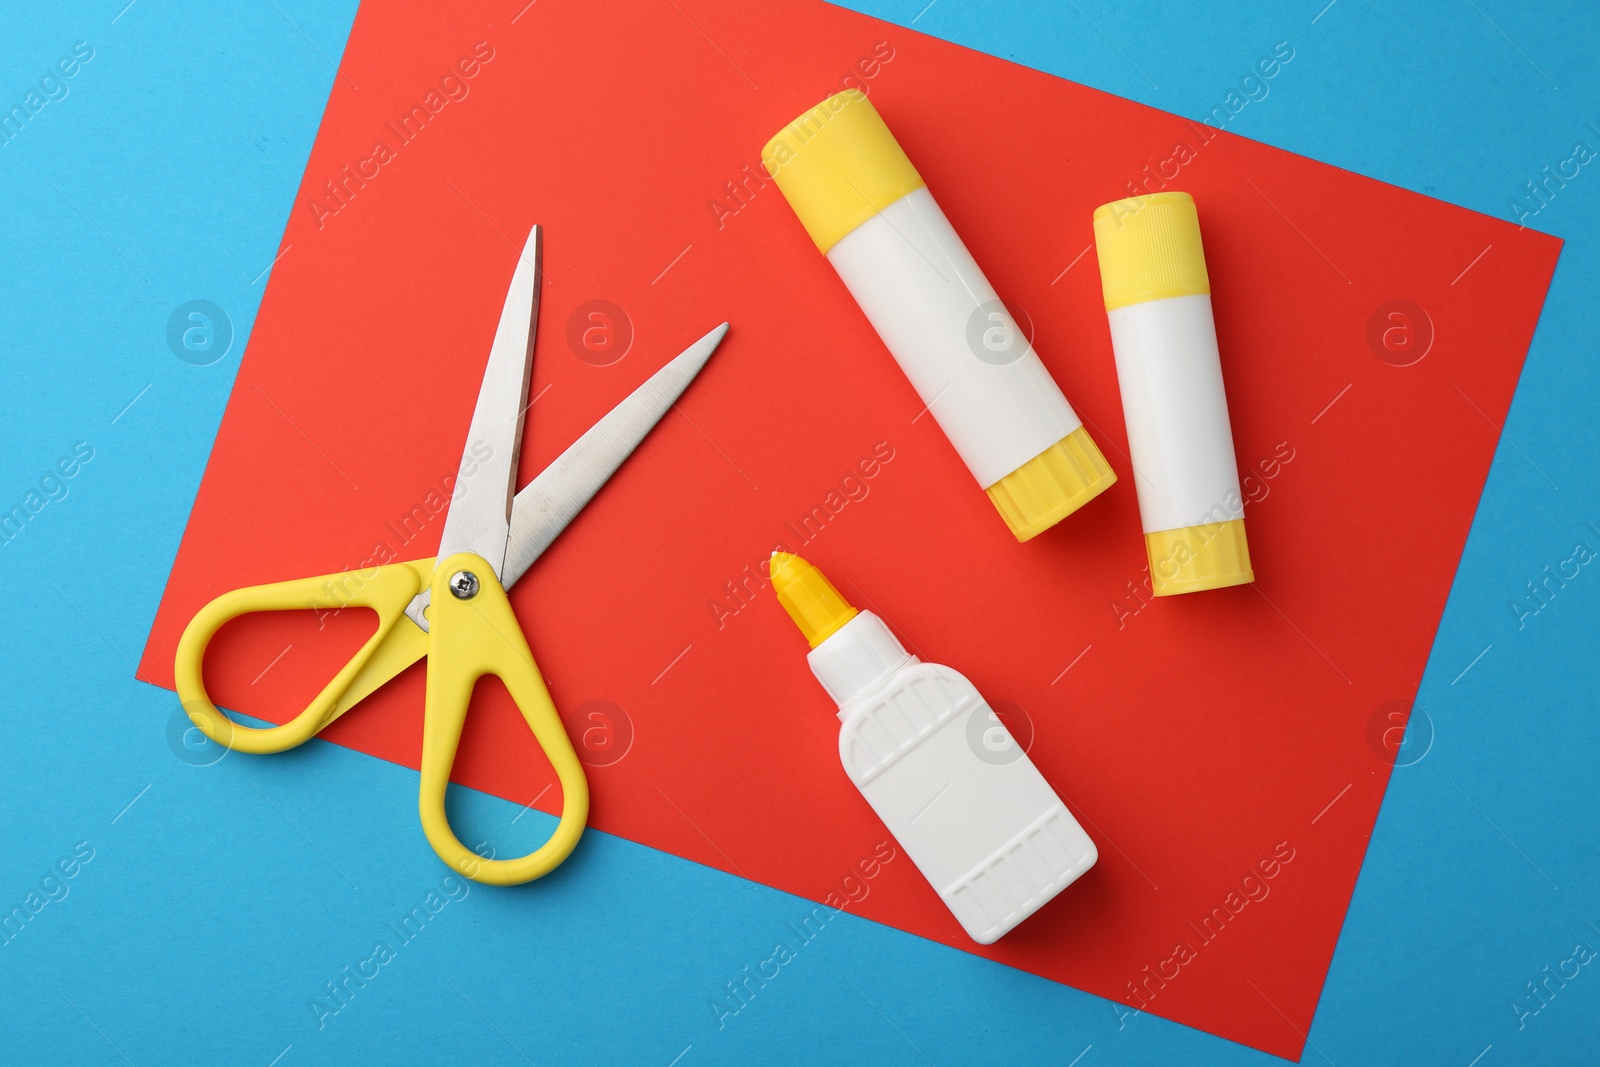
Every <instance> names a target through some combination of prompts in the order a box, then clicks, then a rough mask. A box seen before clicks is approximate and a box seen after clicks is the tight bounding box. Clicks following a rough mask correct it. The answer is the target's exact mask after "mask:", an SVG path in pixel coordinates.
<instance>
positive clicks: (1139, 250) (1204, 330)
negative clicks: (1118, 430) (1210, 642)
mask: <svg viewBox="0 0 1600 1067" xmlns="http://www.w3.org/2000/svg"><path fill="white" fill-rule="evenodd" d="M1094 239H1095V248H1096V249H1097V250H1098V253H1099V258H1100V282H1101V287H1102V289H1103V290H1104V293H1105V301H1106V314H1107V317H1108V318H1109V319H1110V321H1111V347H1112V350H1113V351H1114V352H1115V354H1116V360H1117V382H1118V385H1119V386H1120V388H1121V391H1122V413H1123V417H1124V418H1125V419H1126V420H1127V425H1128V451H1129V452H1130V453H1131V455H1132V458H1133V472H1134V485H1135V487H1136V488H1137V490H1138V493H1139V517H1140V520H1141V521H1142V523H1143V525H1144V540H1145V551H1146V554H1147V555H1148V557H1149V560H1150V582H1151V587H1152V590H1153V591H1154V593H1155V595H1156V596H1170V595H1173V594H1175V593H1193V592H1198V591H1200V590H1202V589H1219V588H1221V587H1223V586H1229V585H1242V584H1244V583H1246V582H1252V581H1254V580H1255V571H1254V570H1252V569H1251V566H1250V547H1249V545H1248V543H1247V542H1246V541H1245V536H1244V498H1243V496H1242V495H1241V494H1240V492H1239V468H1238V464H1237V463H1236V462H1235V459H1234V451H1233V430H1232V427H1231V426H1230V424H1229V422H1228V399H1227V397H1226V396H1225V395H1224V394H1223V389H1222V361H1221V358H1220V356H1219V355H1218V352H1217V327H1216V323H1215V321H1214V320H1213V319H1212V315H1211V281H1210V277H1209V276H1208V275H1207V273H1206V261H1205V254H1204V251H1203V250H1202V248H1201V245H1200V220H1199V217H1198V215H1197V214H1196V213H1195V207H1194V200H1193V198H1192V197H1190V196H1189V194H1188V193H1155V194H1153V195H1150V196H1142V197H1135V198H1132V199H1128V200H1118V201H1115V202H1113V203H1110V204H1106V205H1104V206H1102V207H1100V208H1097V209H1096V210H1095V213H1094Z"/></svg>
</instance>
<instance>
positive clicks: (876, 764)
mask: <svg viewBox="0 0 1600 1067" xmlns="http://www.w3.org/2000/svg"><path fill="white" fill-rule="evenodd" d="M983 702H984V701H983V696H982V694H980V693H979V692H978V690H977V687H976V686H974V685H973V684H972V683H971V682H970V681H968V680H967V678H966V676H965V675H962V674H961V673H960V672H958V671H956V670H954V669H952V668H950V667H946V666H945V665H944V664H942V663H924V662H920V661H913V662H911V663H908V664H906V665H905V666H904V667H901V668H900V669H899V670H897V671H895V672H894V673H893V674H891V675H890V676H889V677H888V678H886V679H884V680H883V681H882V682H881V683H880V684H878V685H877V686H874V687H873V689H872V690H871V691H870V692H868V693H865V694H863V695H862V696H861V697H860V698H859V699H857V700H853V701H851V702H850V703H849V704H847V705H845V706H844V707H843V708H841V709H840V711H839V718H840V720H841V725H840V728H839V759H840V762H842V763H843V764H844V768H845V771H846V773H848V774H849V775H850V778H851V780H852V781H853V782H855V784H856V785H857V786H862V785H865V784H866V783H867V782H868V781H870V780H872V779H873V778H875V777H877V776H878V775H880V774H882V773H883V772H884V771H885V770H887V769H888V768H889V767H890V766H892V765H893V764H894V763H896V762H897V761H899V760H901V759H903V758H905V757H906V756H907V755H908V754H909V753H911V752H912V751H913V750H915V749H916V747H917V746H918V745H920V744H921V743H922V742H923V741H925V740H927V739H928V738H929V737H931V736H932V735H933V734H934V733H935V732H936V731H937V730H938V729H939V728H940V727H942V726H944V725H945V724H946V723H948V722H950V721H951V720H952V719H955V718H956V717H958V716H961V715H964V714H966V713H968V712H969V711H970V710H971V709H972V708H973V707H975V706H976V705H978V704H982V703H983Z"/></svg>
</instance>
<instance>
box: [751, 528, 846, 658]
mask: <svg viewBox="0 0 1600 1067" xmlns="http://www.w3.org/2000/svg"><path fill="white" fill-rule="evenodd" d="M767 572H768V574H769V575H770V576H771V578H772V591H773V592H774V593H776V594H778V603H780V604H782V605H783V610H784V611H787V612H788V613H789V618H791V619H793V620H794V624H795V625H796V626H798V627H799V628H800V632H801V633H802V634H804V635H805V639H806V641H807V642H809V643H810V645H811V647H812V648H816V647H817V646H818V645H820V644H822V642H824V641H826V640H827V639H828V638H830V637H832V636H833V635H834V634H835V633H836V632H837V631H838V629H839V627H841V626H843V625H844V624H845V623H847V622H849V621H850V620H851V619H853V618H855V617H856V614H857V612H856V609H855V608H853V607H851V606H850V602H849V601H848V600H846V599H845V598H844V597H843V596H842V595H840V593H839V590H837V589H835V588H834V587H833V583H832V582H830V581H828V579H827V578H826V577H825V576H824V575H823V573H822V572H821V571H819V570H817V568H815V567H813V566H812V565H811V564H809V563H807V562H806V561H805V560H803V559H801V558H800V557H799V556H796V555H794V554H793V553H791V552H774V553H773V554H772V560H771V562H769V563H768V565H767Z"/></svg>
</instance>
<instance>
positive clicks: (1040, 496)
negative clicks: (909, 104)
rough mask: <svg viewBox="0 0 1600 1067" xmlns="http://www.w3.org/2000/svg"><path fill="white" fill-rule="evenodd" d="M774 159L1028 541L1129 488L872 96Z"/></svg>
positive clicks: (954, 439)
mask: <svg viewBox="0 0 1600 1067" xmlns="http://www.w3.org/2000/svg"><path fill="white" fill-rule="evenodd" d="M761 161H762V163H763V164H765V166H766V168H767V172H768V173H769V174H771V175H772V177H773V179H774V180H775V181H776V182H777V184H778V188H779V189H781V190H783V195H784V196H785V197H786V198H787V199H788V201H789V205H790V206H791V207H793V208H794V211H795V214H796V215H798V216H799V217H800V221H801V222H802V223H803V224H804V225H805V228H806V232H807V233H809V234H810V235H811V239H812V240H813V241H814V242H815V243H816V246H817V249H818V250H819V251H821V252H822V254H823V255H825V256H827V257H828V261H829V262H830V263H832V264H833V266H834V269H836V270H837V271H838V272H839V276H840V277H841V278H842V279H844V283H845V286H846V287H847V288H849V290H850V292H851V295H853V296H854V297H855V298H856V302H857V303H858V304H860V305H861V310H862V311H864V312H866V315H867V318H868V319H869V320H870V321H871V322H872V325H873V327H874V328H875V329H876V330H877V331H878V336H879V337H881V338H882V339H883V342H884V344H885V345H887V346H888V348H889V351H890V352H891V353H892V354H893V355H894V358H895V360H896V361H897V362H899V364H900V368H901V369H902V370H903V371H905V373H906V377H908V378H910V379H911V384H912V385H913V386H915V387H916V390H917V393H918V395H919V396H921V398H922V400H923V402H924V403H925V404H927V410H928V411H930V412H931V413H932V414H933V417H934V418H935V419H937V420H938V422H939V425H940V427H941V428H942V429H943V430H944V432H945V435H946V436H947V437H949V438H950V443H951V444H953V445H955V448H956V451H957V452H958V453H960V455H961V458H962V460H964V461H965V462H966V464H967V469H968V470H970V471H971V472H972V476H973V477H974V478H976V479H977V482H978V484H979V485H980V486H982V487H983V489H984V490H985V491H986V492H987V493H988V495H989V499H990V500H991V501H992V502H993V503H994V506H995V508H996V509H997V510H998V511H999V512H1000V515H1001V517H1002V518H1004V519H1005V522H1006V525H1007V526H1008V527H1010V529H1011V532H1012V533H1013V534H1015V535H1016V537H1017V539H1018V540H1019V541H1026V540H1028V539H1029V538H1030V537H1033V536H1035V535H1037V534H1039V533H1042V532H1043V531H1044V530H1047V529H1049V528H1050V527H1051V526H1053V525H1055V524H1056V523H1057V522H1060V521H1061V520H1062V519H1063V518H1065V517H1066V516H1068V515H1070V514H1072V513H1073V512H1074V511H1076V510H1077V509H1078V508H1080V507H1082V506H1083V505H1084V504H1085V503H1087V502H1088V501H1090V500H1092V499H1093V498H1094V497H1096V496H1098V495H1099V494H1100V493H1101V492H1102V491H1104V490H1105V489H1106V488H1107V487H1108V486H1110V485H1111V483H1112V482H1114V481H1116V477H1117V476H1116V474H1114V473H1113V472H1112V470H1111V468H1110V466H1109V465H1107V463H1106V461H1105V457H1104V456H1102V455H1101V454H1100V450H1099V449H1098V448H1097V447H1095V443H1094V442H1093V441H1091V440H1090V439H1089V435H1088V434H1087V433H1086V432H1085V431H1084V428H1083V422H1082V420H1081V419H1079V418H1078V416H1077V414H1076V413H1075V412H1074V411H1073V410H1072V405H1070V404H1068V403H1067V399H1066V397H1064V396H1063V395H1062V394H1061V390H1060V388H1059V387H1058V386H1057V385H1056V383H1055V380H1054V379H1052V378H1051V377H1050V372H1049V371H1047V370H1046V369H1045V366H1044V364H1043V363H1042V362H1040V360H1039V356H1038V354H1037V353H1035V352H1034V350H1033V345H1032V344H1031V343H1030V342H1029V341H1028V340H1027V338H1026V337H1024V335H1023V333H1022V331H1021V330H1020V329H1019V328H1018V327H1017V324H1016V322H1015V320H1013V319H1012V317H1011V314H1010V312H1008V311H1007V310H1006V308H1005V305H1004V304H1002V303H1001V302H1000V298H999V296H998V295H997V294H996V293H995V290H994V286H992V285H990V284H989V281H988V279H987V278H985V277H984V276H983V272H982V271H981V270H979V269H978V265H977V263H975V262H974V261H973V259H972V255H971V254H970V253H969V252H968V251H967V248H966V246H965V245H964V244H962V243H961V238H960V237H958V236H957V235H956V232H955V230H954V229H952V228H951V226H950V222H949V220H948V219H946V218H945V216H944V212H943V211H941V210H939V205H938V204H937V203H935V202H934V199H933V197H932V195H931V194H929V192H928V190H927V187H926V186H925V185H924V184H923V181H922V176H921V175H920V174H918V173H917V170H916V168H915V167H913V166H912V165H911V161H910V160H909V159H907V158H906V154H905V152H904V151H902V150H901V148H900V145H899V143H898V142H896V141H895V139H894V135H893V134H891V133H890V132H889V128H888V127H887V126H885V125H884V122H883V119H882V118H880V117H879V116H878V112H877V109H876V108H874V107H873V106H872V104H871V102H870V101H868V99H867V97H866V94H864V93H862V92H861V91H860V90H859V89H852V90H850V91H848V92H843V93H838V94H836V95H834V96H831V97H829V98H828V99H826V100H824V101H823V102H822V103H821V104H819V105H817V106H816V107H814V108H812V109H811V110H810V111H807V112H806V113H805V114H803V115H801V116H800V117H799V118H797V119H795V120H794V121H793V122H791V123H790V124H789V125H788V126H786V127H784V129H783V131H782V132H781V133H779V134H778V135H777V136H776V137H774V138H773V139H772V140H771V141H770V142H768V144H767V146H766V148H765V149H763V150H762V153H761Z"/></svg>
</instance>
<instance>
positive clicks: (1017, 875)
mask: <svg viewBox="0 0 1600 1067" xmlns="http://www.w3.org/2000/svg"><path fill="white" fill-rule="evenodd" d="M771 575H772V588H773V591H774V592H776V593H777V595H778V601H779V603H781V604H782V605H783V607H784V609H785V610H786V611H788V613H789V617H790V618H791V619H793V620H794V622H795V625H797V626H798V627H799V628H800V632H801V633H802V634H804V635H805V637H806V639H807V640H808V641H809V642H810V643H811V652H810V654H809V655H808V656H807V657H806V658H807V660H808V661H809V662H810V664H811V671H812V673H813V674H815V675H816V676H817V681H819V682H821V683H822V687H823V688H824V689H826V690H827V691H828V695H829V696H831V697H833V699H834V701H835V702H836V703H837V704H838V705H839V719H840V721H841V722H842V723H843V724H844V725H843V726H842V728H841V729H840V731H839V758H840V760H841V761H842V762H843V763H844V769H845V773H847V774H848V775H849V776H850V780H851V781H852V782H854V783H855V786H856V788H857V789H859V790H860V791H861V795H862V796H864V797H866V798H867V803H868V804H870V805H872V810H873V811H875V812H877V813H878V818H880V819H882V820H883V822H884V825H885V826H887V827H888V828H889V832H890V833H892V834H893V835H894V838H895V840H896V841H898V842H899V843H900V845H901V847H902V848H904V849H905V851H906V855H908V856H910V857H911V861H912V862H913V863H915V864H916V865H917V870H919V871H921V872H922V876H923V877H924V878H926V879H927V880H928V882H929V884H930V885H932V886H933V888H934V891H935V892H937V893H938V894H939V898H940V899H941V900H943V901H944V903H945V906H946V907H947V908H949V909H950V912H951V914H953V915H954V916H955V918H956V921H957V922H959V923H960V924H961V928H962V929H963V930H965V931H966V932H967V935H968V936H969V937H971V938H972V939H973V940H974V941H976V942H978V943H979V944H980V945H988V944H992V943H993V942H994V941H996V940H997V939H999V938H1000V937H1001V936H1003V935H1004V934H1005V933H1007V932H1008V931H1010V930H1011V928H1012V927H1014V926H1016V925H1017V924H1018V923H1020V922H1021V921H1022V920H1023V919H1026V918H1027V917H1028V916H1030V915H1032V914H1033V913H1034V912H1036V911H1038V910H1039V909H1040V908H1041V907H1043V906H1044V904H1045V903H1046V902H1047V901H1048V900H1050V898H1052V897H1054V896H1055V895H1056V894H1057V893H1059V892H1061V890H1063V889H1065V888H1066V887H1067V886H1069V885H1071V884H1072V883H1073V882H1075V881H1077V879H1078V878H1079V877H1081V876H1082V875H1083V873H1084V872H1085V871H1087V870H1088V869H1089V868H1090V867H1093V866H1094V862H1095V860H1096V859H1097V858H1099V853H1098V851H1097V850H1096V849H1095V846H1094V842H1093V841H1091V840H1090V839H1089V835H1088V834H1086V833H1084V832H1083V828H1082V827H1081V826H1079V825H1078V821H1077V820H1076V819H1074V818H1073V817H1072V813H1071V812H1070V811H1068V810H1067V807H1066V805H1065V804H1063V803H1062V802H1061V798H1060V797H1058V796H1056V794H1055V790H1053V789H1051V788H1050V783H1049V782H1046V781H1045V780H1044V776H1043V775H1042V774H1040V773H1039V770H1038V768H1036V767H1035V766H1034V765H1033V761H1032V760H1030V759H1028V755H1027V753H1025V752H1024V751H1023V750H1022V747H1021V746H1020V745H1018V744H1017V743H1016V740H1015V739H1014V738H1012V736H1011V735H1010V733H1008V732H1007V730H1006V728H1005V726H1004V725H1003V724H1002V723H1001V722H1000V719H999V718H998V717H997V716H996V715H995V713H994V711H993V710H992V709H991V708H990V707H989V705H988V703H987V702H985V701H984V699H983V697H982V695H980V694H979V692H978V690H977V689H976V688H974V687H973V685H972V683H971V682H969V681H967V680H966V679H965V678H963V677H962V676H961V675H959V674H957V673H956V672H955V671H953V670H951V669H950V668H949V667H943V666H940V665H939V664H937V663H923V662H922V661H920V660H919V659H917V657H915V656H913V655H911V654H910V653H908V652H907V651H906V650H905V647H904V646H902V645H901V644H900V642H899V640H897V639H896V638H895V636H894V634H892V633H891V632H890V631H889V627H888V626H886V625H885V624H884V622H883V620H882V619H880V618H878V616H876V615H874V614H872V612H870V611H858V610H856V609H855V608H853V607H851V606H850V604H849V602H848V601H846V600H845V599H844V597H843V596H841V595H840V593H839V591H838V590H837V589H835V588H834V587H833V583H831V582H829V581H828V579H827V578H826V577H824V576H823V574H822V572H821V571H819V570H817V569H816V568H815V567H813V566H812V565H811V564H810V563H807V562H806V561H805V560H803V559H801V558H800V557H799V556H794V555H790V554H788V553H785V552H775V553H773V556H772V562H771Z"/></svg>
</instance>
